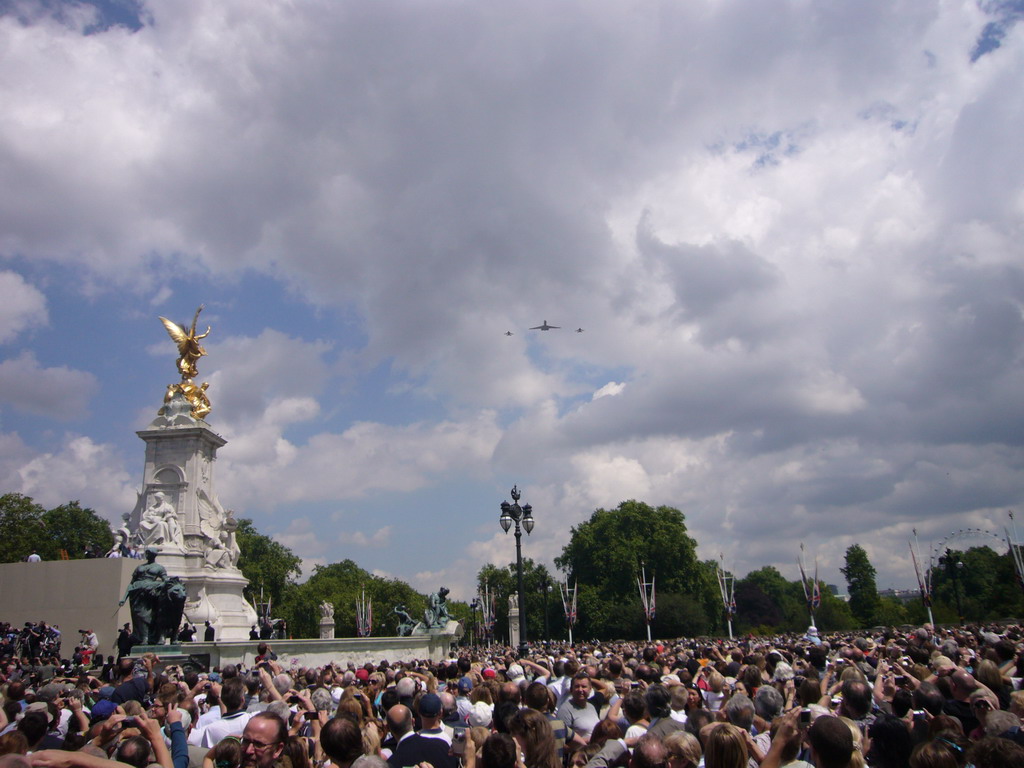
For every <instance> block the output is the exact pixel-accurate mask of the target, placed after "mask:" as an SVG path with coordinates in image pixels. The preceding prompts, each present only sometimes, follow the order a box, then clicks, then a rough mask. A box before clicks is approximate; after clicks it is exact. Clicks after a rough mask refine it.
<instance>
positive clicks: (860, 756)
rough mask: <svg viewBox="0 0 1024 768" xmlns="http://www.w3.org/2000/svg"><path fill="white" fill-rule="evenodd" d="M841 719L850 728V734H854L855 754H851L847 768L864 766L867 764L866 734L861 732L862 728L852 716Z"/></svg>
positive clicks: (861, 767)
mask: <svg viewBox="0 0 1024 768" xmlns="http://www.w3.org/2000/svg"><path fill="white" fill-rule="evenodd" d="M839 719H840V720H842V721H843V723H845V724H846V727H847V728H849V729H850V735H851V736H853V754H852V755H850V762H849V764H848V765H847V768H864V766H865V765H866V763H865V762H864V734H863V733H861V732H860V728H859V727H858V726H857V724H856V723H855V722H853V720H851V719H850V718H848V717H840V718H839Z"/></svg>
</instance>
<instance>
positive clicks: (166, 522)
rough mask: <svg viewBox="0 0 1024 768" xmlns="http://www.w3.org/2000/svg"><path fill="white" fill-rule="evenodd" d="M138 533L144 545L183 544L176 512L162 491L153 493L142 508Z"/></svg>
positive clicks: (176, 545) (178, 546) (175, 545)
mask: <svg viewBox="0 0 1024 768" xmlns="http://www.w3.org/2000/svg"><path fill="white" fill-rule="evenodd" d="M139 533H140V534H141V535H142V541H143V543H144V544H145V545H146V546H162V545H166V546H172V547H177V548H179V549H181V548H183V547H184V546H185V539H184V537H183V536H182V535H181V526H180V525H179V524H178V513H177V511H176V510H175V509H174V505H173V504H171V502H170V501H168V500H167V496H166V494H164V493H163V492H162V491H157V492H156V493H154V494H153V496H152V498H151V499H150V501H149V505H148V506H147V507H146V508H145V510H143V512H142V518H141V519H140V520H139Z"/></svg>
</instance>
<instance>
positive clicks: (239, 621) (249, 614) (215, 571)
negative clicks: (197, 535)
mask: <svg viewBox="0 0 1024 768" xmlns="http://www.w3.org/2000/svg"><path fill="white" fill-rule="evenodd" d="M153 549H155V550H156V551H157V557H156V562H157V563H159V564H160V565H162V566H163V567H164V568H166V569H167V574H168V575H169V576H178V577H180V578H181V580H182V582H184V584H185V589H186V590H188V597H187V598H186V600H185V611H184V614H183V617H184V619H185V620H186V621H188V622H189V623H190V624H194V625H196V626H197V627H201V626H203V623H204V622H206V621H209V622H210V623H211V624H212V625H213V626H214V627H215V628H216V630H217V637H219V638H222V639H224V640H245V639H247V638H248V637H249V629H250V628H251V627H252V625H253V624H255V623H256V621H257V617H256V610H255V609H254V608H253V607H252V606H251V605H250V604H249V603H248V602H247V601H246V599H245V596H244V594H243V590H244V589H245V587H246V585H247V584H248V583H249V582H248V581H247V580H246V578H245V577H244V576H242V574H241V573H240V572H239V571H237V570H236V569H234V568H210V567H208V566H207V565H206V558H205V557H204V556H203V555H202V554H201V553H198V552H181V551H178V550H174V549H168V548H162V547H154V548H153Z"/></svg>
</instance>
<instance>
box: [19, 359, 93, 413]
mask: <svg viewBox="0 0 1024 768" xmlns="http://www.w3.org/2000/svg"><path fill="white" fill-rule="evenodd" d="M98 389H99V384H98V382H97V381H96V377H95V376H93V374H91V373H88V372H86V371H76V370H74V369H71V368H68V367H66V366H57V367H53V368H44V367H42V366H40V365H39V361H38V360H37V359H36V357H35V355H34V354H33V353H32V352H29V351H23V352H22V353H21V354H19V355H18V356H17V357H16V358H11V359H8V360H4V361H3V362H0V393H2V394H0V402H5V403H7V404H9V405H12V406H14V407H15V408H18V409H21V410H25V411H30V412H32V413H36V414H39V415H40V416H46V417H48V418H52V419H60V420H69V419H80V418H82V417H83V416H85V415H86V411H87V408H88V405H89V400H90V399H91V398H92V396H93V395H94V394H96V392H97V390H98Z"/></svg>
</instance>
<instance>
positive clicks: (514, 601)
mask: <svg viewBox="0 0 1024 768" xmlns="http://www.w3.org/2000/svg"><path fill="white" fill-rule="evenodd" d="M508 609H509V611H518V610H519V595H517V594H516V593H515V592H513V593H512V594H511V595H509V596H508Z"/></svg>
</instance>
